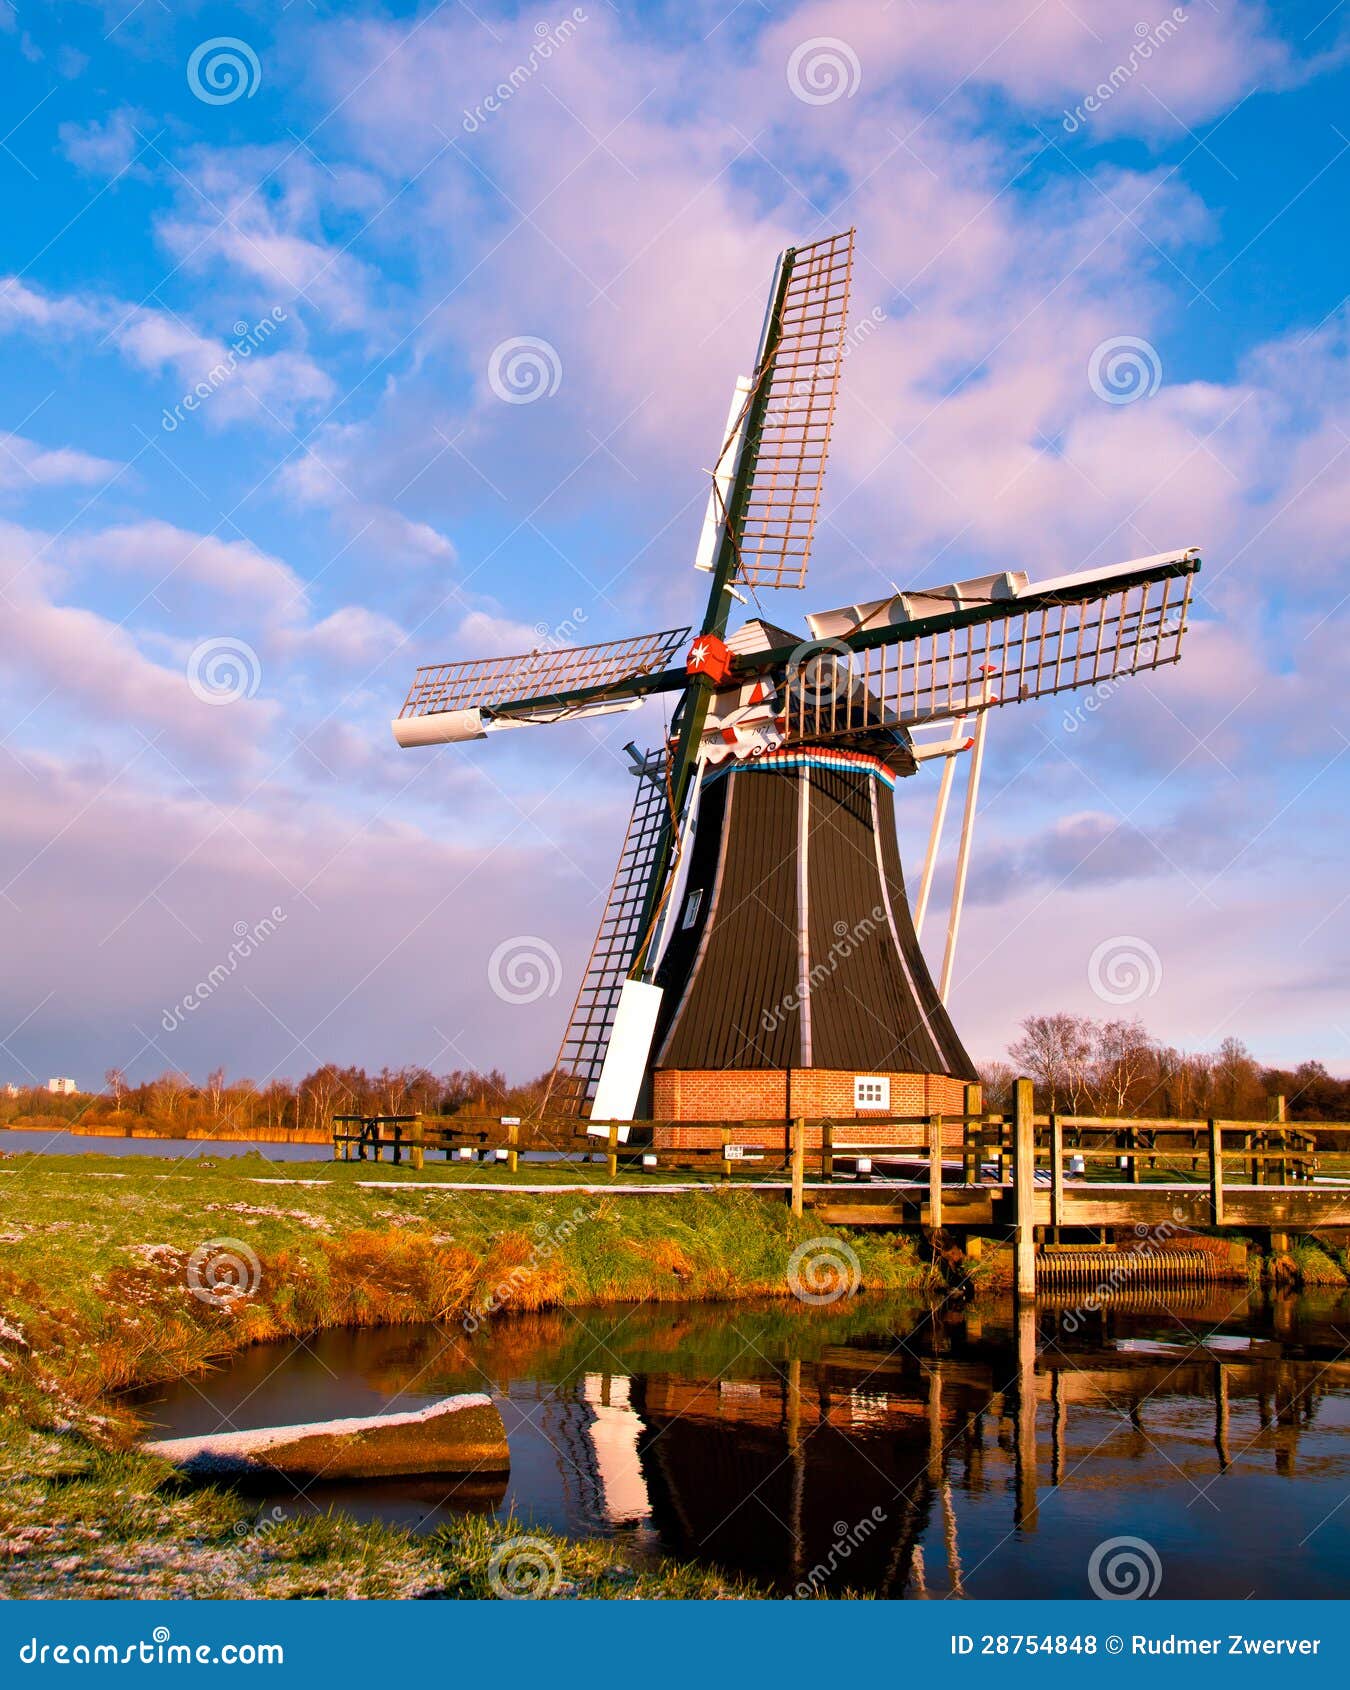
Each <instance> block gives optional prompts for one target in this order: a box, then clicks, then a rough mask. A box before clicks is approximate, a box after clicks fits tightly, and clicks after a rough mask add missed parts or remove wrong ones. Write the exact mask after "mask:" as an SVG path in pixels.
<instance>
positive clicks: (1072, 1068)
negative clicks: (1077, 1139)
mask: <svg viewBox="0 0 1350 1690" xmlns="http://www.w3.org/2000/svg"><path fill="white" fill-rule="evenodd" d="M1021 1025H1022V1037H1021V1038H1020V1039H1018V1040H1017V1041H1016V1043H1015V1044H1011V1045H1009V1046H1008V1055H1009V1056H1011V1057H1012V1059H1013V1062H1014V1063H1015V1064H1016V1066H1017V1068H1018V1069H1019V1071H1020V1072H1021V1073H1024V1074H1027V1075H1029V1076H1030V1077H1031V1078H1032V1079H1033V1080H1034V1081H1035V1082H1036V1084H1037V1085H1038V1086H1039V1087H1040V1091H1041V1096H1042V1099H1043V1100H1044V1102H1045V1106H1046V1108H1048V1109H1058V1108H1060V1107H1061V1105H1062V1104H1065V1103H1067V1104H1068V1106H1069V1113H1070V1114H1074V1115H1076V1114H1078V1113H1079V1110H1080V1106H1081V1104H1082V1103H1083V1100H1084V1098H1085V1097H1086V1096H1087V1092H1088V1086H1089V1083H1090V1080H1091V1067H1092V1052H1093V1045H1094V1042H1095V1041H1094V1035H1095V1032H1096V1023H1095V1022H1094V1021H1093V1020H1092V1019H1091V1017H1090V1016H1086V1015H1066V1014H1062V1013H1061V1014H1059V1015H1028V1016H1027V1017H1026V1019H1025V1020H1024V1021H1023V1022H1022V1024H1021Z"/></svg>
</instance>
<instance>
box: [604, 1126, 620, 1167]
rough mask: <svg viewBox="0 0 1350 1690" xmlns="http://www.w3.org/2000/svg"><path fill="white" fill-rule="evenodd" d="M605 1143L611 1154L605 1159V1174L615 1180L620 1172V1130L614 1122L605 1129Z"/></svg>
mask: <svg viewBox="0 0 1350 1690" xmlns="http://www.w3.org/2000/svg"><path fill="white" fill-rule="evenodd" d="M605 1143H606V1146H607V1149H608V1152H609V1154H608V1155H607V1156H606V1157H605V1172H606V1173H607V1174H608V1175H609V1177H610V1178H611V1179H614V1178H616V1177H617V1175H618V1172H619V1129H618V1128H617V1127H616V1126H615V1125H614V1123H613V1122H612V1121H611V1122H610V1124H609V1126H608V1127H606V1129H605Z"/></svg>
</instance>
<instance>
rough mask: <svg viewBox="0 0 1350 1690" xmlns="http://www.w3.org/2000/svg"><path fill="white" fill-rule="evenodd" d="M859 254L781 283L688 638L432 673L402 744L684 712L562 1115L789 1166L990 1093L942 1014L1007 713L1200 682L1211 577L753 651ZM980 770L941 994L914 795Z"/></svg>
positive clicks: (622, 897) (1190, 566)
mask: <svg viewBox="0 0 1350 1690" xmlns="http://www.w3.org/2000/svg"><path fill="white" fill-rule="evenodd" d="M852 257H853V235H852V232H851V231H850V232H848V233H846V234H843V235H836V236H832V237H829V238H828V239H827V240H824V241H819V242H816V243H815V244H814V245H812V246H809V247H803V248H796V249H790V250H789V251H788V252H786V253H784V254H783V256H782V257H781V258H780V260H779V262H778V266H777V269H776V271H775V273H774V279H773V285H772V287H771V290H770V299H769V306H768V310H767V312H766V317H765V325H764V329H763V332H762V335H761V339H760V346H759V351H758V354H757V358H756V363H755V368H754V372H753V374H752V375H751V376H749V377H745V378H741V379H740V380H739V381H738V382H737V383H736V387H735V392H734V395H733V400H732V405H731V411H730V414H729V417H728V424H727V430H726V435H725V438H724V441H723V444H722V447H721V449H720V451H719V453H718V455H717V457H716V460H715V462H714V467H713V470H712V472H711V478H710V479H711V488H710V492H709V501H708V510H707V514H706V516H705V520H704V524H703V531H702V534H701V536H700V539H699V543H698V548H697V554H696V558H695V564H696V567H698V568H699V569H702V570H704V571H706V573H707V574H708V575H709V576H710V578H711V579H710V590H709V595H708V602H707V607H706V609H705V613H704V617H703V621H702V623H701V625H700V627H699V628H698V630H697V632H696V633H694V635H693V638H692V643H689V641H690V634H691V630H689V629H687V628H686V629H667V630H664V631H662V632H660V633H655V634H648V635H642V636H638V637H635V638H630V639H624V640H613V641H608V642H605V643H604V644H601V645H596V646H588V647H579V648H568V649H566V650H562V651H550V652H535V653H530V654H527V655H523V656H517V657H507V658H494V659H486V660H479V661H474V662H464V663H449V664H442V665H436V666H431V667H428V668H424V669H421V670H419V671H418V673H417V676H416V677H415V679H414V683H413V687H412V689H411V691H410V693H409V695H408V699H407V701H406V702H405V704H404V707H403V710H402V712H401V714H400V716H399V718H398V719H397V720H396V721H395V722H394V724H393V728H394V735H395V738H396V739H397V741H398V743H399V744H400V745H403V746H420V745H431V744H436V743H455V742H460V741H464V740H470V739H482V738H486V737H488V736H490V735H491V734H493V733H495V732H499V731H502V730H504V729H507V728H519V727H523V726H530V725H535V726H538V725H543V724H549V723H559V722H565V721H569V720H576V719H578V718H586V717H590V716H594V715H601V714H610V713H614V712H623V711H629V710H634V709H637V708H638V707H639V706H640V704H641V703H642V701H643V699H644V698H647V697H650V696H652V695H655V694H661V693H664V694H676V695H678V702H677V704H676V708H675V710H674V713H673V716H672V721H671V732H670V736H669V738H668V741H667V743H665V744H663V745H661V746H658V747H657V748H655V749H654V750H653V751H651V752H648V753H645V754H643V753H640V752H638V751H637V749H636V747H633V746H630V748H629V749H630V752H631V753H632V756H633V772H634V775H635V777H636V782H637V791H636V797H635V802H634V806H633V815H632V819H631V821H630V824H629V829H628V833H627V836H626V838H625V841H624V844H623V848H622V850H621V852H620V857H619V863H618V867H617V869H616V872H615V877H614V881H613V884H612V885H611V888H610V892H609V896H608V899H607V901H606V906H605V910H604V913H603V915H602V918H601V923H600V929H599V932H598V934H597V936H596V941H595V945H594V947H593V949H592V953H591V956H590V959H589V961H588V964H587V967H586V970H585V974H584V976H583V980H582V984H581V988H580V990H579V992H578V994H577V999H576V1003H575V1006H574V1008H573V1012H572V1016H571V1020H570V1022H569V1025H568V1028H567V1031H566V1034H565V1035H564V1039H563V1044H562V1048H561V1051H560V1053H559V1059H558V1063H557V1066H556V1069H555V1073H554V1083H553V1086H552V1088H551V1091H550V1098H549V1105H548V1107H549V1108H550V1109H556V1110H563V1109H566V1110H570V1111H575V1112H581V1113H588V1114H590V1115H591V1117H592V1119H594V1120H597V1121H600V1120H605V1121H615V1120H629V1119H632V1118H634V1117H635V1116H638V1115H648V1116H652V1117H654V1118H655V1119H656V1120H657V1121H658V1122H662V1123H665V1125H664V1126H663V1127H662V1128H661V1129H659V1130H660V1131H662V1132H663V1133H664V1134H665V1135H666V1137H665V1141H666V1142H671V1143H679V1142H681V1139H682V1137H683V1140H684V1141H685V1142H698V1141H699V1134H700V1131H703V1132H704V1133H706V1131H707V1129H706V1128H704V1129H700V1128H699V1126H698V1123H699V1122H709V1121H718V1122H725V1121H737V1122H750V1123H762V1129H761V1130H762V1141H763V1142H765V1143H771V1142H775V1123H782V1122H783V1121H785V1120H788V1119H793V1118H797V1117H802V1116H805V1117H808V1118H822V1117H828V1118H831V1119H835V1120H838V1119H840V1118H841V1117H842V1118H848V1117H852V1116H865V1115H868V1114H872V1115H887V1114H929V1113H952V1114H960V1113H962V1112H963V1100H964V1091H963V1088H964V1087H965V1086H966V1085H967V1084H969V1083H971V1082H973V1081H974V1080H975V1078H976V1075H975V1070H974V1068H973V1066H972V1064H971V1061H970V1058H969V1056H968V1055H967V1053H966V1051H965V1049H964V1048H963V1046H962V1044H961V1042H960V1039H959V1037H958V1036H957V1033H956V1031H955V1029H954V1027H953V1025H952V1022H951V1020H950V1018H949V1016H948V1014H947V1010H946V1007H945V1004H944V1002H943V997H944V996H945V990H946V985H947V983H948V982H949V981H950V979H951V975H952V961H953V956H954V949H955V939H956V933H957V927H958V924H959V918H960V906H961V898H962V894H963V889H964V881H965V871H966V865H967V863H968V860H969V846H970V833H971V826H972V822H973V818H974V814H975V809H976V804H975V799H976V783H977V780H978V768H979V760H980V755H981V751H982V747H983V738H984V730H985V725H986V723H987V721H988V718H989V716H990V715H991V713H992V712H993V711H994V710H995V709H996V708H999V707H1001V706H1004V705H1007V704H1012V703H1017V702H1021V701H1024V700H1029V699H1034V698H1040V697H1045V696H1048V695H1051V694H1055V693H1058V692H1063V691H1069V690H1074V689H1080V688H1085V687H1101V686H1102V685H1103V683H1106V682H1110V681H1114V680H1116V679H1118V678H1120V677H1122V676H1125V675H1129V674H1133V673H1137V672H1139V671H1142V670H1147V669H1154V668H1158V667H1161V666H1163V665H1165V664H1170V663H1173V662H1176V661H1177V660H1178V658H1179V657H1180V655H1181V642H1182V639H1183V636H1184V634H1185V632H1186V627H1187V616H1188V611H1189V605H1190V592H1191V584H1192V579H1193V577H1194V575H1195V572H1196V571H1197V570H1198V569H1199V567H1200V562H1199V557H1198V554H1197V553H1196V552H1195V551H1194V550H1193V549H1190V548H1187V549H1183V550H1179V551H1176V552H1170V553H1164V554H1159V555H1157V556H1153V557H1148V558H1140V559H1135V560H1133V561H1131V562H1128V563H1125V564H1120V565H1115V566H1111V567H1108V568H1096V569H1091V570H1087V571H1082V572H1078V573H1075V574H1069V575H1063V574H1056V575H1053V576H1052V577H1051V578H1049V579H1047V580H1044V581H1042V582H1040V583H1039V584H1037V583H1034V582H1032V581H1030V580H1029V579H1028V577H1027V576H1026V575H1025V574H1023V573H1021V572H1015V571H1007V572H1000V573H992V574H988V575H984V576H981V577H978V578H974V579H971V580H966V581H959V582H949V583H944V584H942V585H939V586H936V587H929V588H922V589H918V590H915V591H905V592H897V593H893V594H892V595H891V596H890V597H888V598H884V599H875V600H869V601H864V602H860V603H856V604H853V605H847V606H843V607H840V608H837V609H834V610H829V611H822V612H817V613H815V614H812V615H810V616H808V617H807V618H806V631H805V632H804V633H801V634H794V633H792V632H790V631H789V630H786V629H784V628H782V627H781V626H778V625H777V624H776V623H775V622H772V621H769V620H767V619H766V618H765V617H763V616H760V615H751V616H750V617H748V618H747V619H746V620H745V621H744V623H743V625H742V626H741V627H740V628H738V629H737V631H736V632H735V633H734V634H732V635H730V637H728V624H729V621H730V616H731V608H732V604H733V601H736V600H740V601H742V602H746V601H747V592H753V593H755V594H756V596H758V593H759V592H760V591H761V590H764V589H779V588H786V587H801V586H803V585H804V584H805V577H806V568H807V563H808V560H809V556H810V550H811V544H812V539H813V536H814V531H815V525H816V518H817V514H818V510H819V502H820V492H821V486H822V482H823V477H824V468H825V459H826V455H827V452H828V448H829V438H830V431H831V427H832V423H833V416H834V407H835V401H836V397H837V392H838V385H839V378H840V372H841V367H842V362H843V356H844V351H845V339H844V336H845V323H846V308H847V299H848V290H849V281H850V277H851V273H852ZM743 589H744V590H743ZM686 647H687V654H686V655H685V658H684V661H683V663H682V664H681V663H680V662H679V661H678V657H679V654H680V653H681V652H686ZM972 728H973V732H972V731H971V730H972ZM968 751H971V752H972V753H973V754H972V756H971V757H970V758H969V759H968V766H969V768H970V770H971V779H970V784H969V788H968V794H967V803H966V807H965V821H964V824H963V833H962V840H961V849H960V851H959V853H958V858H957V875H956V891H955V894H954V898H953V905H952V912H951V917H950V920H949V927H948V944H947V952H946V956H945V958H944V964H943V970H942V976H943V990H942V991H939V988H938V987H937V986H936V985H935V984H934V981H933V978H932V976H931V975H930V973H929V970H928V967H927V964H926V962H925V959H924V955H923V952H922V951H921V949H920V946H919V940H918V936H917V934H916V930H915V920H914V917H913V915H912V914H911V907H910V901H909V898H908V895H907V890H906V886H905V880H904V874H903V870H902V867H901V860H900V852H899V848H898V844H897V840H896V829H895V814H894V789H895V783H896V781H897V780H899V779H906V778H910V777H913V776H914V775H915V774H917V773H919V772H920V771H921V770H922V768H923V766H924V765H925V764H926V763H929V762H933V761H937V762H940V763H944V764H945V765H946V767H947V769H948V770H950V768H951V767H952V766H953V760H954V759H957V758H959V757H961V756H962V755H963V754H964V753H966V752H968ZM949 786H950V775H949V773H944V776H943V779H942V782H941V786H940V792H939V804H938V819H937V822H936V824H935V827H934V832H933V839H932V841H931V842H930V851H929V860H928V862H927V863H926V864H925V872H924V875H923V881H922V892H921V895H920V898H919V901H918V912H919V918H920V920H922V914H923V910H924V908H925V907H926V904H927V899H928V891H929V888H930V886H931V878H932V865H933V860H934V857H935V853H936V848H937V842H938V837H939V835H940V832H941V817H942V814H943V813H944V812H945V807H946V798H947V792H948V789H949ZM778 1136H779V1137H781V1126H780V1127H779V1128H778ZM738 1137H741V1138H742V1139H745V1140H746V1141H748V1142H754V1138H755V1130H754V1129H753V1128H748V1129H745V1130H743V1131H739V1132H738Z"/></svg>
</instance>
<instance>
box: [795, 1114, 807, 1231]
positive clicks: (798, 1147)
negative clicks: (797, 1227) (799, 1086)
mask: <svg viewBox="0 0 1350 1690" xmlns="http://www.w3.org/2000/svg"><path fill="white" fill-rule="evenodd" d="M805 1177H806V1122H805V1121H804V1120H801V1119H800V1118H799V1119H797V1120H795V1121H794V1122H793V1123H792V1212H793V1214H794V1215H797V1216H800V1215H801V1212H802V1184H803V1182H804V1180H805Z"/></svg>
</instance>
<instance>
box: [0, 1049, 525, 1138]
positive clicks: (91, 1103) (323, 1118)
mask: <svg viewBox="0 0 1350 1690" xmlns="http://www.w3.org/2000/svg"><path fill="white" fill-rule="evenodd" d="M548 1080H549V1076H548V1075H547V1074H542V1075H540V1076H539V1078H538V1079H534V1080H529V1081H527V1082H525V1083H524V1084H513V1083H512V1082H510V1081H508V1080H507V1078H506V1076H505V1075H504V1074H503V1073H502V1072H501V1071H500V1070H499V1069H496V1068H492V1069H489V1070H487V1071H486V1072H481V1073H480V1072H478V1071H476V1070H472V1069H455V1070H454V1071H453V1072H452V1073H449V1074H432V1073H431V1072H429V1071H428V1070H427V1069H425V1068H417V1067H410V1068H382V1069H380V1071H379V1073H377V1074H368V1073H367V1072H366V1070H365V1069H364V1068H340V1067H338V1066H337V1065H336V1064H335V1063H331V1062H330V1063H325V1064H324V1066H323V1067H321V1068H316V1069H315V1070H314V1072H313V1073H312V1074H306V1076H305V1077H304V1079H302V1080H294V1081H293V1080H269V1081H268V1082H267V1084H266V1085H262V1086H260V1085H258V1084H257V1083H256V1082H255V1081H253V1080H248V1079H239V1080H229V1081H227V1080H226V1077H225V1070H224V1069H223V1068H216V1069H214V1070H213V1071H212V1072H211V1073H210V1074H208V1075H207V1076H206V1082H205V1084H204V1085H197V1084H195V1083H194V1082H193V1081H192V1080H191V1079H189V1078H188V1076H187V1075H186V1074H181V1073H177V1072H175V1071H172V1070H170V1071H169V1072H167V1073H164V1074H161V1075H159V1076H158V1078H156V1079H153V1080H143V1081H141V1082H140V1083H139V1084H137V1085H133V1084H132V1083H131V1082H130V1081H129V1080H128V1079H127V1076H126V1075H125V1074H124V1073H123V1072H122V1070H121V1069H120V1068H110V1069H108V1071H107V1073H106V1074H105V1075H104V1082H103V1090H102V1091H101V1092H95V1093H76V1094H74V1095H72V1096H69V1097H61V1096H53V1095H52V1094H50V1093H49V1092H48V1091H47V1090H46V1088H45V1087H42V1086H34V1087H24V1088H18V1089H17V1090H16V1091H15V1094H14V1095H13V1096H8V1097H3V1098H0V1124H3V1125H6V1126H14V1125H17V1124H19V1123H22V1122H32V1123H34V1124H38V1123H40V1124H43V1125H46V1124H48V1123H50V1124H52V1125H54V1126H56V1125H63V1126H73V1125H75V1124H76V1123H77V1122H78V1123H79V1124H80V1125H82V1126H97V1125H100V1124H109V1125H115V1126H117V1127H118V1128H119V1130H122V1131H126V1130H129V1129H130V1128H131V1127H137V1128H139V1129H140V1130H142V1131H151V1132H156V1133H160V1134H163V1135H164V1136H166V1137H170V1138H173V1137H182V1136H183V1135H184V1134H186V1133H189V1132H192V1133H200V1132H203V1131H206V1132H219V1131H225V1132H228V1133H229V1134H230V1135H231V1136H234V1135H236V1134H247V1133H250V1132H258V1131H263V1132H267V1133H278V1132H280V1133H284V1132H287V1131H295V1130H296V1129H297V1128H308V1129H310V1130H315V1129H317V1130H318V1131H320V1132H324V1133H326V1132H328V1131H329V1130H330V1129H331V1126H332V1119H333V1116H334V1115H453V1114H456V1113H458V1112H459V1111H460V1110H467V1111H469V1112H471V1113H475V1114H487V1115H520V1116H522V1117H524V1116H527V1115H529V1114H530V1113H531V1112H533V1111H535V1110H537V1109H538V1108H539V1106H540V1104H541V1103H542V1102H543V1098H544V1094H545V1091H546V1089H547V1086H548Z"/></svg>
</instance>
